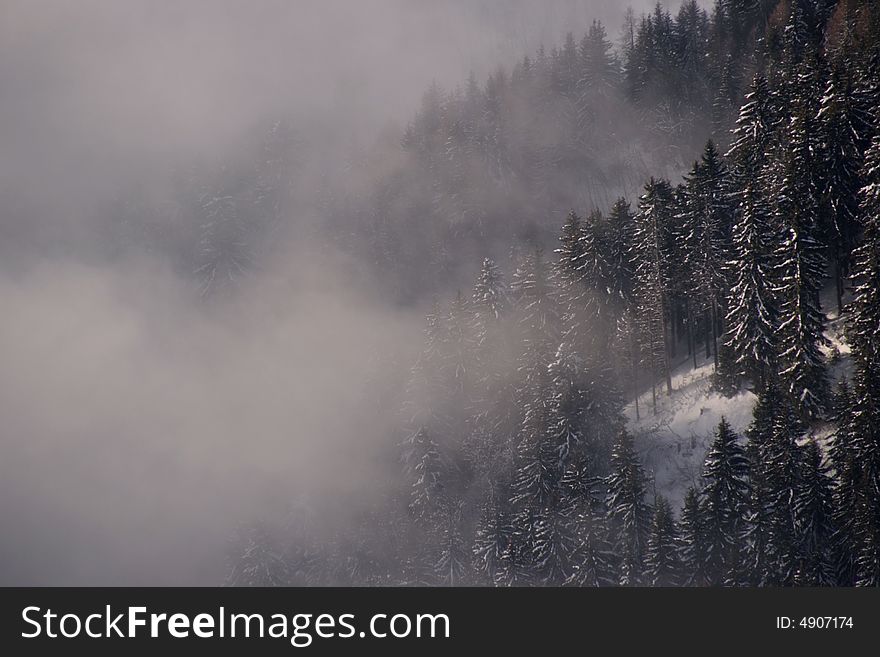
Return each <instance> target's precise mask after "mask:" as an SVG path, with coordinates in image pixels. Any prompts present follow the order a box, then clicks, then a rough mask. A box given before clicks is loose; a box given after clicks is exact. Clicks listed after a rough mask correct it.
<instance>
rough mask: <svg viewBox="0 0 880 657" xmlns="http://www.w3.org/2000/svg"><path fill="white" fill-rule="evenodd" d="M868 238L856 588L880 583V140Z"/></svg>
mask: <svg viewBox="0 0 880 657" xmlns="http://www.w3.org/2000/svg"><path fill="white" fill-rule="evenodd" d="M864 180H865V183H866V185H865V187H864V188H863V189H862V205H861V210H862V216H863V218H864V233H863V237H862V244H861V245H860V246H859V247H858V249H857V250H856V252H855V268H854V271H853V277H854V280H855V281H856V286H855V290H854V298H853V302H852V311H851V317H850V323H849V325H848V327H847V328H848V337H849V341H850V343H851V345H852V353H853V360H854V363H855V377H854V381H853V384H854V385H853V409H854V412H853V414H852V418H851V420H852V424H851V432H852V434H851V435H852V446H851V449H852V450H853V453H852V454H853V461H854V463H856V464H858V465H857V472H856V473H855V474H856V475H857V479H858V480H857V482H856V489H855V491H854V493H855V495H854V497H855V499H854V500H853V501H854V507H853V526H852V535H853V541H854V544H855V545H854V547H855V553H856V568H855V570H856V573H855V580H856V582H855V583H856V584H857V585H860V586H877V585H878V584H880V337H878V336H880V331H878V326H880V303H878V301H880V299H878V294H880V292H878V289H880V288H878V283H880V137H878V138H875V140H874V142H873V145H872V146H871V149H870V150H869V151H868V153H867V155H866V157H865V172H864Z"/></svg>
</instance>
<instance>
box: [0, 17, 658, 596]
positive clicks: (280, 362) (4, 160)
mask: <svg viewBox="0 0 880 657" xmlns="http://www.w3.org/2000/svg"><path fill="white" fill-rule="evenodd" d="M641 4H643V5H645V6H647V5H648V4H650V3H648V2H643V3H641ZM623 9H624V6H623V5H621V4H620V3H618V2H615V1H613V0H557V1H551V0H542V1H541V2H538V1H537V0H534V1H531V0H530V1H528V2H527V1H525V0H511V1H509V2H502V1H501V0H480V1H472V0H449V1H447V2H443V1H438V0H289V1H282V0H237V1H232V0H175V1H173V2H172V1H159V0H149V1H146V0H144V1H134V0H112V1H111V0H103V1H98V0H79V1H77V2H62V1H57V2H53V1H48V0H46V1H40V2H33V1H30V0H22V1H18V2H16V1H6V2H3V3H2V4H0V89H2V101H0V308H2V309H3V316H4V321H3V322H0V418H2V422H0V446H2V455H0V526H2V527H3V532H2V539H0V583H2V584H10V583H16V584H52V583H57V584H71V583H80V584H83V583H88V584H98V583H104V584H106V583H113V584H130V583H140V584H150V583H156V584H170V583H177V584H186V583H202V584H211V583H217V582H218V581H219V580H220V579H222V576H223V568H222V551H223V547H224V541H225V539H226V538H227V537H228V536H229V534H230V532H231V531H232V528H233V527H234V526H235V525H236V523H238V522H240V521H242V520H247V519H249V518H250V517H252V516H253V514H254V512H255V510H256V509H257V508H259V507H261V506H265V505H266V504H268V502H267V500H269V499H276V498H279V499H283V500H285V501H287V500H289V499H291V498H292V497H293V496H295V495H303V494H307V493H311V494H337V493H340V494H342V493H346V492H349V493H350V492H351V491H354V490H362V489H363V488H364V487H365V486H366V485H367V482H370V481H375V479H376V477H378V476H380V475H379V474H377V472H376V471H375V469H374V467H375V464H373V463H372V462H371V461H370V455H371V454H372V453H373V448H374V447H375V445H376V444H377V441H383V440H387V438H388V433H389V431H390V429H389V427H390V424H391V423H392V422H393V421H394V420H395V419H396V418H395V417H392V414H391V413H390V412H389V413H386V416H385V417H375V416H373V417H372V419H369V420H365V418H367V417H369V416H368V415H367V413H366V411H367V410H368V409H369V408H371V405H370V402H369V397H368V396H367V394H366V393H367V392H368V390H366V389H365V383H364V381H365V380H366V378H367V377H368V376H376V375H378V376H380V377H381V376H383V375H384V374H386V373H387V371H388V369H390V368H389V367H388V364H387V363H381V362H380V363H379V368H378V370H377V369H376V362H375V358H376V354H387V353H390V352H391V351H393V350H391V349H390V347H391V346H392V345H393V346H394V347H395V348H397V349H401V350H402V351H403V352H406V350H407V349H412V348H414V347H415V346H416V345H417V344H418V342H419V340H420V334H419V330H418V327H419V325H420V321H421V320H420V318H419V317H418V316H414V315H412V314H405V313H402V312H400V311H398V310H395V309H392V308H386V307H382V306H381V304H378V303H377V302H375V301H374V300H373V299H372V297H371V291H370V288H369V281H364V280H362V279H361V277H355V276H353V275H349V274H347V273H346V272H347V271H348V270H349V265H350V263H347V262H345V261H344V259H342V258H341V256H340V259H339V260H338V261H336V260H334V261H332V262H327V260H326V259H323V258H326V254H322V256H321V257H322V260H321V262H316V261H315V253H314V252H313V251H312V250H310V248H309V245H308V244H302V243H300V244H297V245H296V246H295V247H294V245H291V246H290V247H289V248H286V249H280V250H279V251H278V252H277V253H276V254H275V257H274V259H273V260H272V261H270V262H266V263H263V265H262V269H261V274H260V276H259V278H258V279H255V280H253V281H250V282H248V283H247V284H246V285H245V286H244V288H243V289H242V290H241V291H240V294H238V295H236V296H235V297H233V298H231V299H227V300H225V301H222V302H218V303H216V304H213V305H210V306H206V305H198V304H196V303H194V300H193V298H192V296H191V291H192V290H191V286H188V284H187V283H186V282H184V281H181V280H179V279H178V277H177V276H176V275H175V274H174V273H173V272H172V271H170V270H169V268H168V266H167V265H166V264H165V263H163V262H162V261H161V260H157V259H153V258H151V257H150V256H148V255H144V256H142V257H139V258H137V259H136V260H126V261H125V262H122V263H115V264H108V263H102V262H91V261H90V259H89V258H88V257H87V256H86V255H85V250H84V249H83V248H82V245H84V244H88V243H90V242H100V241H101V240H102V239H105V236H104V235H103V234H101V233H100V231H97V230H96V229H95V227H96V226H99V225H100V224H99V223H95V222H94V219H95V216H94V215H95V213H96V212H97V211H98V209H99V208H102V207H104V205H103V204H104V203H105V201H106V199H108V198H112V197H113V196H114V194H116V193H117V192H118V190H119V189H125V188H128V187H131V186H137V185H146V186H148V187H149V185H150V184H151V183H152V181H153V180H154V178H155V177H156V175H157V173H156V170H157V168H161V167H164V166H166V165H168V163H177V162H187V161H188V160H190V159H193V158H196V159H197V158H201V157H206V156H207V157H214V158H219V159H222V158H223V157H224V155H227V154H228V155H230V156H233V155H234V154H235V153H236V152H237V151H238V149H239V148H240V147H241V145H242V143H243V142H244V140H245V138H246V137H247V136H249V135H250V134H251V129H252V127H253V126H254V125H256V124H259V123H261V122H262V121H265V120H266V119H267V118H272V117H277V116H287V117H291V118H292V119H293V120H294V122H295V123H297V124H299V125H306V126H311V125H316V126H319V129H320V127H322V126H323V127H326V126H328V125H331V124H332V125H333V127H334V130H335V131H336V132H338V133H341V134H342V136H343V137H344V136H345V133H346V132H350V133H351V135H352V136H358V138H361V139H363V138H365V137H364V135H365V134H366V135H367V137H366V138H369V135H370V134H371V131H373V130H375V129H376V128H377V127H379V126H383V125H384V124H385V123H386V121H389V120H390V121H394V122H396V123H397V125H399V124H400V123H401V122H403V121H405V120H406V118H407V117H408V116H409V114H410V112H411V111H412V110H413V108H414V107H415V104H416V103H417V101H418V99H419V97H420V95H421V94H422V92H423V90H424V89H425V87H426V86H427V85H428V84H429V83H430V81H431V80H432V79H436V80H438V81H440V82H441V83H443V84H446V85H450V84H454V83H456V82H457V81H460V80H462V79H463V78H464V77H465V76H466V75H467V73H468V71H470V70H475V71H477V72H478V73H480V74H484V73H485V72H486V71H488V70H490V69H491V68H493V67H494V66H496V65H498V64H499V63H502V62H503V63H506V64H510V57H511V56H513V55H515V56H516V57H520V56H521V55H523V54H525V53H528V52H531V51H533V50H534V49H535V48H536V47H537V45H538V43H539V42H541V41H545V42H547V43H548V44H552V43H554V42H557V41H559V40H561V38H562V36H563V33H564V32H565V30H566V29H571V30H574V31H577V32H580V31H583V30H585V29H586V28H587V26H588V24H589V20H590V19H591V18H593V17H595V18H601V19H603V20H604V21H606V22H607V23H608V24H609V32H610V33H611V35H612V36H613V37H616V35H617V31H618V27H619V25H620V22H621V18H622V15H623ZM336 136H337V138H339V135H336ZM13 265H14V266H13ZM329 272H332V274H330V273H329ZM356 279H358V280H357V282H356Z"/></svg>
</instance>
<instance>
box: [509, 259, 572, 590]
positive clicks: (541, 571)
mask: <svg viewBox="0 0 880 657" xmlns="http://www.w3.org/2000/svg"><path fill="white" fill-rule="evenodd" d="M513 290H514V294H516V295H517V303H518V307H519V312H520V313H521V316H520V326H521V335H522V338H521V339H522V348H521V353H520V359H519V379H520V381H519V389H518V390H517V392H516V399H517V402H518V404H519V406H520V408H521V412H522V415H521V418H522V419H521V422H520V426H519V430H518V435H517V439H516V440H517V446H516V450H515V457H514V475H513V478H512V492H513V495H512V498H511V499H512V503H513V505H514V508H515V511H514V515H513V518H512V521H513V525H514V533H515V545H514V547H513V550H514V552H513V554H514V557H513V558H514V560H515V567H516V571H517V575H516V576H517V577H518V578H519V579H520V580H521V581H531V582H533V583H542V582H545V583H554V581H553V580H552V579H547V578H556V577H558V576H561V573H563V572H564V571H565V570H566V569H567V568H568V566H567V564H566V563H564V561H565V552H566V549H567V548H566V547H565V546H560V545H554V546H552V548H551V547H548V545H547V541H548V540H552V539H553V538H558V539H560V540H561V541H564V540H565V539H564V532H562V530H561V528H559V525H557V524H556V522H557V520H559V515H558V510H559V505H560V495H559V493H560V491H559V488H560V480H561V477H562V471H563V464H562V461H561V458H560V450H559V444H558V442H557V436H556V435H554V432H553V413H552V410H553V409H552V398H553V385H552V380H551V377H550V369H549V366H550V363H551V362H552V359H553V356H554V355H555V354H556V350H557V347H558V345H559V343H560V318H559V310H558V303H557V296H556V292H555V289H554V287H553V286H552V282H551V279H550V273H549V267H548V266H547V265H546V264H545V262H544V259H543V256H542V254H541V253H540V252H536V253H534V254H532V255H531V256H529V257H528V258H527V259H526V261H525V262H524V264H523V266H522V267H520V268H519V269H518V270H517V274H516V276H515V278H514V285H513ZM557 529H559V531H558V532H557V531H556V530H557ZM557 547H558V548H559V549H558V550H557V549H556V548H557Z"/></svg>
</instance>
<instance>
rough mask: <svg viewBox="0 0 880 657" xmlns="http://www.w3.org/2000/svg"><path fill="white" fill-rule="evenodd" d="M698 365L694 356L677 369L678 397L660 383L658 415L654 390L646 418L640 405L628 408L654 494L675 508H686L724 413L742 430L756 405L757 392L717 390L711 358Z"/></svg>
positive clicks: (645, 398)
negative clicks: (730, 393)
mask: <svg viewBox="0 0 880 657" xmlns="http://www.w3.org/2000/svg"><path fill="white" fill-rule="evenodd" d="M697 365H698V366H697V368H696V369H694V367H693V361H692V360H691V359H690V358H688V359H687V360H684V361H683V362H681V364H680V365H679V366H678V368H676V369H675V370H674V371H673V377H672V388H673V391H672V395H670V396H667V394H666V389H665V387H663V388H660V387H658V389H657V414H656V415H655V414H654V410H653V405H652V401H651V391H650V389H649V390H648V391H647V392H646V393H645V394H643V395H642V396H641V397H640V398H639V411H640V418H641V419H640V420H636V412H635V404H634V403H631V404H629V406H627V408H626V416H627V421H628V425H629V430H630V431H631V432H632V433H633V435H634V436H635V440H636V446H637V447H638V449H639V451H640V452H641V454H642V459H643V462H644V464H645V469H646V471H647V473H648V476H649V478H650V479H651V480H652V483H653V490H651V491H649V496H650V497H653V495H652V493H655V494H660V495H663V496H664V497H666V498H667V499H668V500H669V501H670V502H671V503H672V507H673V508H674V509H678V508H680V507H681V505H682V502H683V500H684V495H685V493H686V492H687V489H688V487H690V486H694V485H697V484H698V483H699V480H700V473H701V471H702V469H703V460H704V459H705V457H706V451H707V449H708V447H709V445H710V443H711V441H712V432H713V431H714V430H715V427H717V426H718V423H719V422H720V421H721V418H722V416H723V417H725V418H727V421H728V422H729V423H730V425H731V426H732V427H733V429H734V430H735V431H736V432H737V433H740V434H742V432H743V431H745V429H746V427H748V425H749V423H750V422H751V421H752V409H753V408H754V405H755V396H754V395H753V394H752V393H750V392H747V391H743V392H740V393H739V394H737V395H736V396H734V397H731V398H727V397H724V396H722V395H719V394H717V393H715V392H712V391H711V386H712V371H713V364H712V361H711V359H710V360H708V361H706V360H702V361H701V360H699V359H698V360H697Z"/></svg>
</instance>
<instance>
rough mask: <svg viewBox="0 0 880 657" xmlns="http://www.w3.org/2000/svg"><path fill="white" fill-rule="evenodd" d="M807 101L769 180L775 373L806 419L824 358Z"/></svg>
mask: <svg viewBox="0 0 880 657" xmlns="http://www.w3.org/2000/svg"><path fill="white" fill-rule="evenodd" d="M806 103H807V101H806V100H805V99H803V98H799V99H798V100H796V102H795V107H794V110H793V116H792V119H791V122H790V125H789V127H788V130H787V139H786V143H787V146H786V147H785V155H784V156H783V161H782V166H781V178H780V180H779V181H778V182H775V183H771V188H772V189H773V194H774V197H775V198H776V208H775V220H776V222H777V223H778V225H779V226H781V227H782V230H783V234H782V241H781V242H780V244H779V246H778V264H777V267H778V270H779V275H778V281H779V282H778V288H777V293H778V295H779V298H780V300H781V303H780V309H779V314H780V323H779V333H780V355H779V359H780V361H781V364H782V370H781V372H780V375H781V376H782V379H783V380H784V381H785V384H786V387H787V393H788V394H789V395H791V397H792V398H793V399H794V400H795V401H796V402H797V404H798V406H799V409H800V412H801V414H802V416H803V417H804V418H805V419H812V418H817V417H821V416H822V415H823V413H824V409H825V403H826V401H827V396H828V382H827V374H826V368H825V359H824V356H823V354H822V352H821V349H820V348H821V347H822V346H825V345H827V344H828V340H827V339H826V338H825V334H824V331H825V321H826V318H825V315H824V313H823V312H822V308H821V304H820V302H819V292H820V291H821V289H822V285H823V282H824V278H825V258H824V255H823V250H822V246H821V242H820V240H819V235H818V228H819V224H818V211H819V208H818V203H817V200H816V199H817V197H818V193H817V191H816V189H815V185H814V181H813V179H812V174H811V171H812V169H813V168H815V166H816V162H815V161H814V160H815V158H814V157H813V150H814V149H813V144H812V139H813V128H812V126H813V122H812V120H811V119H810V118H809V116H808V114H807V112H808V109H807V107H806Z"/></svg>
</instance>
